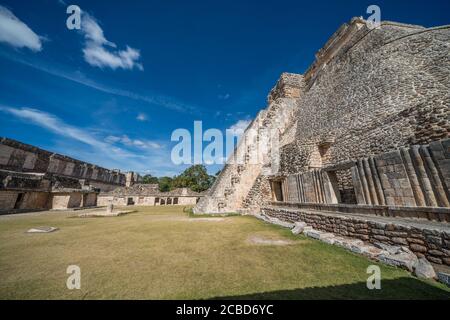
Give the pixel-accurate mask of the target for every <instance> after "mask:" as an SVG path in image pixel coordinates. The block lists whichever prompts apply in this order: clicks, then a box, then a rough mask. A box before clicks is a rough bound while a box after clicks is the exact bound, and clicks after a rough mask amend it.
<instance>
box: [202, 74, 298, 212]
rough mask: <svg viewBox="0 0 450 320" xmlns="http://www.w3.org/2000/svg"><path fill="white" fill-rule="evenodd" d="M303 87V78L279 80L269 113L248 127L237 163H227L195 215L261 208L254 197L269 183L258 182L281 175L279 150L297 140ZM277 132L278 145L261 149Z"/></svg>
mask: <svg viewBox="0 0 450 320" xmlns="http://www.w3.org/2000/svg"><path fill="white" fill-rule="evenodd" d="M303 86H304V81H303V77H302V76H301V75H295V74H288V73H285V74H283V75H282V76H281V77H280V80H279V81H278V83H277V85H276V86H275V87H274V89H273V90H272V91H271V93H270V94H269V97H268V107H267V109H265V110H262V111H261V112H260V113H259V114H258V116H257V117H256V119H255V120H253V122H252V123H251V124H250V125H249V127H248V128H247V130H246V131H245V133H244V135H243V136H242V137H241V140H240V143H239V145H238V146H237V148H236V149H235V151H234V153H233V154H232V155H231V157H230V159H231V158H232V159H234V160H235V162H234V163H232V162H231V161H230V159H229V160H228V161H227V164H226V165H225V166H224V168H223V170H222V172H221V174H220V175H219V177H218V178H217V180H216V181H215V183H214V184H213V186H212V187H211V188H210V190H209V191H208V194H207V195H206V196H205V197H203V198H202V199H201V200H200V201H199V203H198V204H197V205H196V206H195V208H194V212H195V213H220V212H235V211H238V210H242V209H248V208H250V207H255V206H256V207H259V205H260V204H261V203H259V204H258V201H257V199H256V198H254V197H253V196H257V195H258V194H261V192H260V191H259V190H260V189H259V187H260V186H261V185H265V186H266V187H267V183H266V184H261V183H259V182H258V181H257V179H258V177H261V175H268V174H271V173H272V172H277V171H278V166H279V160H277V158H278V155H277V153H276V152H278V146H279V144H280V143H288V142H291V141H292V139H294V137H295V135H294V133H295V127H294V126H293V125H292V123H293V114H294V110H295V108H296V99H297V98H298V97H299V96H300V94H301V91H302V88H303ZM272 129H274V130H272ZM274 132H275V133H276V134H277V136H278V140H277V142H276V145H274V144H272V143H273V142H274V141H273V140H270V141H269V143H268V144H267V145H263V146H262V142H261V141H264V140H263V138H262V137H263V136H264V135H267V134H273V133H274ZM255 133H256V134H255ZM259 147H262V148H265V152H263V153H262V156H261V153H259V152H260V150H261V149H262V148H261V149H259ZM255 150H256V151H255ZM266 189H267V188H266ZM249 194H250V195H249Z"/></svg>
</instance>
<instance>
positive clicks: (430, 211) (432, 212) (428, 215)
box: [270, 202, 450, 222]
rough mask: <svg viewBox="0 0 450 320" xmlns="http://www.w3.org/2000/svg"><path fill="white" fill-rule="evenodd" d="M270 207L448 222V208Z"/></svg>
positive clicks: (295, 204) (283, 204)
mask: <svg viewBox="0 0 450 320" xmlns="http://www.w3.org/2000/svg"><path fill="white" fill-rule="evenodd" d="M270 205H271V206H276V207H289V208H298V209H310V210H318V211H331V212H341V213H359V214H367V215H374V216H383V217H398V218H414V219H424V220H430V221H439V222H450V208H435V207H393V206H376V205H361V204H342V203H339V204H326V203H300V202H270Z"/></svg>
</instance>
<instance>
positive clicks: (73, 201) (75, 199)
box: [51, 192, 83, 210]
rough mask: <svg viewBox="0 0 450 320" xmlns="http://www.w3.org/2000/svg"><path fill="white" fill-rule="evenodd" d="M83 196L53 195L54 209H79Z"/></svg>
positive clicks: (74, 193)
mask: <svg viewBox="0 0 450 320" xmlns="http://www.w3.org/2000/svg"><path fill="white" fill-rule="evenodd" d="M82 198H83V196H82V194H81V193H78V192H71V193H57V194H53V195H52V199H51V202H52V209H57V210H60V209H67V208H79V207H81V204H82Z"/></svg>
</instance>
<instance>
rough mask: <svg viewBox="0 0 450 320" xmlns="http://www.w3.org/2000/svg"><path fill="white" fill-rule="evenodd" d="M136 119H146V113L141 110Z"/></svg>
mask: <svg viewBox="0 0 450 320" xmlns="http://www.w3.org/2000/svg"><path fill="white" fill-rule="evenodd" d="M136 119H137V120H139V121H147V120H148V117H147V115H146V114H145V113H142V112H141V113H139V114H138V115H137V117H136Z"/></svg>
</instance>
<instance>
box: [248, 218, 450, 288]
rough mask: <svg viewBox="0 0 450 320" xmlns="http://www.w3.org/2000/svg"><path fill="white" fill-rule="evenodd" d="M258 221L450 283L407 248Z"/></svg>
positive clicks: (297, 225)
mask: <svg viewBox="0 0 450 320" xmlns="http://www.w3.org/2000/svg"><path fill="white" fill-rule="evenodd" d="M255 216H256V217H257V218H259V219H261V220H263V221H266V222H269V223H273V224H277V225H280V226H283V227H286V228H289V229H291V231H292V233H293V234H295V235H298V234H304V235H305V236H307V237H309V238H313V239H316V240H319V241H322V242H325V243H328V244H333V245H336V246H339V247H342V248H345V249H347V250H349V251H351V252H353V253H356V254H361V255H363V256H366V257H368V258H369V259H372V260H375V261H379V262H382V263H384V264H387V265H391V266H395V267H399V268H403V269H406V270H408V271H409V272H411V273H413V274H415V275H416V276H417V277H418V278H425V279H436V278H437V279H438V280H439V281H441V282H444V283H446V282H445V281H444V280H447V281H448V280H449V277H448V275H447V276H446V274H445V273H439V274H438V275H436V272H435V271H434V268H433V266H432V265H431V263H430V262H429V261H428V260H427V259H426V258H424V257H422V258H420V259H419V258H418V257H417V256H416V255H415V254H414V253H413V252H412V251H411V250H410V249H409V248H408V247H405V246H395V245H388V244H385V243H381V242H376V243H373V244H372V243H370V244H369V243H366V242H364V241H362V240H359V239H354V238H348V237H343V236H337V235H335V234H333V233H330V232H324V231H320V230H316V229H314V228H312V227H311V226H308V225H306V223H304V222H295V223H290V222H284V221H281V220H280V219H277V218H271V217H268V216H266V215H264V214H256V215H255Z"/></svg>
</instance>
